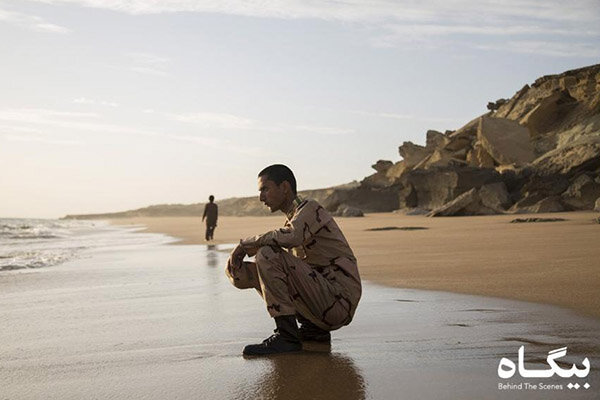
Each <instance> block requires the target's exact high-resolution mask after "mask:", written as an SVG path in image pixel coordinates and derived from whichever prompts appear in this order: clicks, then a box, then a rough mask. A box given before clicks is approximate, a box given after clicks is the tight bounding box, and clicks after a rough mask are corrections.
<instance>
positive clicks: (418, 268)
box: [107, 212, 600, 319]
mask: <svg viewBox="0 0 600 400" xmlns="http://www.w3.org/2000/svg"><path fill="white" fill-rule="evenodd" d="M528 217H539V218H557V217H558V218H564V219H565V220H566V221H558V222H539V223H518V224H512V223H510V221H511V220H513V219H515V218H528ZM595 217H597V213H594V212H564V213H552V214H518V215H492V216H469V217H442V218H427V217H424V216H406V215H402V214H395V213H378V214H367V215H366V216H365V217H363V218H336V221H337V222H338V224H339V225H340V227H341V228H342V230H343V232H344V234H345V235H346V238H347V239H348V242H349V243H350V246H351V247H352V249H353V250H354V253H355V255H356V256H357V258H358V262H359V270H360V273H361V277H362V278H363V279H365V280H368V281H371V282H374V283H377V284H382V285H384V286H389V287H396V288H411V289H422V290H436V291H445V292H452V293H463V294H471V295H478V296H487V297H497V298H505V299H513V300H521V301H529V302H534V303H543V304H551V305H555V306H560V307H566V308H569V309H571V310H574V311H576V312H578V313H580V314H583V315H586V316H591V317H594V318H596V319H600V266H598V260H600V246H598V237H600V227H599V226H598V224H597V223H596V222H595V221H594V218H595ZM284 219H285V218H284V216H283V215H281V214H276V215H275V216H268V217H228V216H224V217H220V218H219V225H218V226H217V229H216V231H215V237H216V238H217V240H215V241H213V242H212V244H225V243H236V242H237V241H238V240H239V239H240V238H244V237H247V236H251V235H255V234H258V233H263V232H266V231H268V230H272V229H276V228H278V227H280V226H281V225H282V224H283V221H284ZM107 221H109V222H110V223H111V224H114V225H143V226H145V227H146V228H145V229H144V230H142V231H143V232H151V233H162V234H166V235H169V236H172V237H175V238H179V239H180V241H178V242H176V243H173V244H176V245H185V244H206V242H205V241H204V224H203V223H202V222H201V218H200V217H137V218H125V219H109V220H107ZM389 227H392V228H393V227H396V228H405V227H412V228H414V227H417V228H425V229H417V230H401V229H391V230H379V231H370V230H368V229H373V228H389Z"/></svg>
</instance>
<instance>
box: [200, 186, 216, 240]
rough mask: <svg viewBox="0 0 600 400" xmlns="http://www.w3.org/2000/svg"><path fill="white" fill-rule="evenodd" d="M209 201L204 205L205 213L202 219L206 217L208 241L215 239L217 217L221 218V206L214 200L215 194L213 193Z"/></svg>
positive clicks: (206, 236)
mask: <svg viewBox="0 0 600 400" xmlns="http://www.w3.org/2000/svg"><path fill="white" fill-rule="evenodd" d="M208 201H209V203H206V205H205V206H204V214H202V221H204V219H205V218H206V235H205V238H206V241H209V240H213V235H214V233H215V228H216V227H217V219H218V218H219V207H218V206H217V205H216V204H215V202H214V201H215V196H213V195H212V194H211V195H210V196H209V197H208Z"/></svg>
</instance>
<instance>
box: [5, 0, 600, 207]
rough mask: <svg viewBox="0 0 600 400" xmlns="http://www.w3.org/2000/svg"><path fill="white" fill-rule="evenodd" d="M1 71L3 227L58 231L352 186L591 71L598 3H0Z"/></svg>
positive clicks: (596, 50)
mask: <svg viewBox="0 0 600 400" xmlns="http://www.w3.org/2000/svg"><path fill="white" fill-rule="evenodd" d="M0 54H1V56H0V57H1V58H0V187H1V194H0V217H5V218H8V217H13V218H16V217H30V218H33V217H35V218H57V217H62V216H64V215H66V214H83V213H102V212H113V211H124V210H129V209H135V208H140V207H144V206H148V205H152V204H166V203H170V204H172V203H181V204H190V203H198V202H205V201H206V200H207V197H208V196H209V195H210V194H214V195H215V197H216V199H217V201H218V200H219V199H223V198H228V197H240V196H252V195H256V194H257V193H258V192H257V180H256V175H257V173H258V172H259V171H260V170H261V169H262V168H263V167H265V166H267V165H270V164H274V163H283V164H286V165H288V166H289V167H291V168H292V170H294V172H295V175H296V178H297V180H298V188H299V189H300V190H302V189H314V188H321V187H328V186H333V185H338V184H342V183H347V182H351V181H353V180H361V179H363V178H364V177H365V176H368V175H370V174H372V173H374V170H372V169H371V165H372V164H374V163H375V162H376V161H377V160H379V159H386V160H391V161H394V162H397V161H399V160H400V159H401V158H400V156H399V154H398V146H399V145H401V144H402V142H404V141H412V142H413V143H417V144H424V141H425V133H426V131H427V130H429V129H435V130H438V131H441V132H444V131H445V130H454V129H457V128H459V127H461V126H462V125H464V124H466V123H467V122H468V121H470V120H471V119H473V118H475V117H477V116H479V115H481V114H483V113H485V112H486V111H487V109H486V104H487V103H488V102H489V101H495V100H497V99H499V98H510V97H511V96H513V95H514V94H515V92H516V91H518V90H519V89H520V88H522V87H523V86H524V85H525V84H531V83H532V82H533V81H534V80H535V79H536V78H538V77H540V76H543V75H548V74H556V73H561V72H563V71H566V70H569V69H574V68H579V67H583V66H587V65H592V64H597V63H600V1H599V0H571V1H563V0H560V1H556V0H539V1H538V0H524V1H517V0H505V1H499V0H495V1H492V0H477V1H474V0H445V1H444V0H436V1H427V0H421V1H412V0H410V1H408V0H395V1H394V0H365V1H360V0H335V1H333V0H304V1H302V0H278V1H276V0H261V1H256V0H231V1H211V0H205V1H191V0H171V1H160V0H131V1H126V0H43V1H42V0H40V1H19V0H16V1H0Z"/></svg>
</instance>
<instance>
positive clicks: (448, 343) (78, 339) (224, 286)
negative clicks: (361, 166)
mask: <svg viewBox="0 0 600 400" xmlns="http://www.w3.org/2000/svg"><path fill="white" fill-rule="evenodd" d="M364 221H368V218H367V219H365V220H364ZM163 222H166V221H163ZM268 222H269V220H268V219H266V220H265V221H264V222H263V223H268ZM348 222H351V223H355V222H354V221H348ZM434 222H435V221H434ZM223 223H225V221H223ZM240 229H242V228H240ZM244 229H245V228H244ZM415 232H417V231H415ZM155 236H158V235H157V234H155ZM120 238H121V239H125V238H126V235H125V236H123V234H121V236H120ZM166 243H168V240H163V241H162V243H140V242H139V241H135V242H133V243H130V244H126V243H121V244H119V245H114V246H112V247H102V248H98V249H95V250H90V251H87V252H85V253H84V254H83V256H82V257H79V258H78V259H76V260H72V261H69V262H66V263H63V264H60V265H56V266H52V267H48V268H39V269H28V270H14V271H4V272H3V273H2V274H0V304H2V305H3V306H2V307H0V320H1V321H2V324H0V338H1V339H2V346H1V347H0V388H1V389H0V390H1V392H0V394H1V396H0V397H1V398H3V399H40V398H44V399H87V398H95V399H189V398H202V399H398V398H407V399H456V398H461V399H480V398H486V399H522V398H528V399H565V398H569V399H571V398H573V399H587V398H593V393H594V392H593V391H594V390H595V388H597V387H598V385H599V384H600V382H599V379H598V377H599V373H598V367H597V365H598V364H597V362H598V359H599V355H600V341H599V339H598V335H597V332H598V331H599V330H600V321H598V319H597V318H587V317H584V316H580V315H578V314H577V313H574V312H572V311H571V310H568V309H565V308H558V307H554V306H548V305H542V304H534V303H528V302H520V301H514V300H503V299H497V298H489V297H481V296H472V295H462V294H453V293H448V292H441V291H434V290H418V289H406V288H404V289H401V288H394V287H384V286H381V285H377V284H373V283H370V282H365V284H364V294H363V299H362V300H361V304H360V306H359V309H358V310H357V314H356V315H355V319H354V321H353V323H352V324H351V325H349V326H347V327H344V328H342V329H340V330H339V331H335V332H334V334H333V340H332V344H331V348H328V347H323V346H318V345H316V346H315V345H312V346H307V347H306V348H305V351H304V352H302V353H300V354H289V355H280V356H274V357H267V358H258V359H257V358H244V357H242V355H241V350H242V348H243V346H244V345H245V344H247V343H251V342H256V341H259V340H261V339H262V338H263V337H264V335H265V334H267V333H268V332H270V330H271V329H272V328H273V326H272V321H271V319H270V318H269V317H268V315H267V313H266V312H265V310H264V304H263V301H262V299H260V297H259V296H257V295H256V293H255V292H254V291H253V290H245V291H240V290H235V289H234V288H233V287H232V286H231V285H230V284H229V282H228V281H227V279H226V277H225V275H224V274H223V270H222V266H223V264H224V262H225V260H226V258H227V252H228V251H229V249H231V245H227V244H215V245H211V246H206V245H185V246H172V245H168V244H166ZM520 346H525V349H526V352H527V353H526V354H527V363H526V365H527V367H528V368H529V369H545V368H547V364H546V362H545V360H546V355H547V353H548V351H550V350H552V349H555V348H559V347H564V346H568V350H569V352H568V356H566V357H564V358H563V359H562V363H561V367H563V366H564V367H565V368H567V366H568V367H570V366H571V365H577V366H579V367H580V366H581V363H582V360H583V359H584V358H585V357H587V358H589V360H590V362H591V365H592V369H591V371H590V374H589V376H587V377H585V378H584V379H579V378H572V379H566V378H560V377H558V376H554V377H551V378H546V379H544V380H540V379H537V380H536V379H524V378H521V377H518V376H515V377H514V378H511V379H508V380H507V379H500V378H499V377H498V375H497V368H498V365H499V361H500V359H501V358H502V357H507V358H509V359H511V360H513V361H514V362H516V360H517V351H518V348H519V347H520ZM524 382H526V383H530V384H535V385H537V389H531V388H529V389H527V388H524V386H523V383H524ZM569 383H571V384H574V383H578V384H579V385H580V387H581V389H579V390H574V389H569V388H568V387H567V385H568V384H569ZM585 384H588V385H590V386H589V388H588V389H584V386H583V385H585ZM503 385H504V386H503Z"/></svg>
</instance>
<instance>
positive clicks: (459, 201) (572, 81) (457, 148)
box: [347, 65, 600, 216]
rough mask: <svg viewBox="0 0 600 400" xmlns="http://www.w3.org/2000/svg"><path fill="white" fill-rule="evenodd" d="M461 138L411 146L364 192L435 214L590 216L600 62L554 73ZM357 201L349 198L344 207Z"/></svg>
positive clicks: (439, 137)
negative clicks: (392, 196) (391, 195)
mask: <svg viewBox="0 0 600 400" xmlns="http://www.w3.org/2000/svg"><path fill="white" fill-rule="evenodd" d="M488 109H489V110H490V111H489V112H488V113H486V114H484V115H481V116H479V117H477V118H475V119H473V120H472V121H470V122H468V123H467V124H465V125H464V126H463V127H461V128H460V129H458V130H456V131H446V132H444V133H441V132H436V131H428V132H427V133H426V145H425V146H419V145H416V144H413V143H411V142H405V143H403V144H402V145H401V146H400V147H399V153H400V156H401V157H402V160H401V161H398V162H396V163H393V162H391V161H385V160H380V161H378V162H377V163H376V164H375V165H373V168H374V169H375V170H376V171H377V172H376V173H375V174H373V175H371V176H369V177H367V178H365V179H364V180H363V181H362V182H361V186H360V188H359V189H362V190H365V187H367V188H372V189H373V188H378V189H379V190H381V191H382V192H384V191H385V189H388V190H390V189H393V190H395V191H396V192H397V193H398V199H397V203H394V202H391V203H389V204H388V205H387V207H382V208H381V209H380V210H379V211H387V209H389V208H401V209H402V208H407V209H410V208H418V209H423V210H430V211H431V213H430V215H432V216H437V215H473V214H496V213H504V212H514V213H520V212H555V211H565V210H591V209H593V208H594V206H595V203H596V200H597V199H598V198H599V197H600V65H593V66H590V67H586V68H580V69H576V70H572V71H567V72H564V73H562V74H559V75H549V76H544V77H542V78H539V79H537V80H536V81H535V82H534V83H533V84H532V85H531V86H530V85H525V86H524V87H523V88H522V89H521V90H519V91H517V93H516V94H515V95H514V96H513V97H512V98H510V99H500V100H497V101H495V102H491V103H489V104H488ZM347 202H348V203H349V204H351V205H352V204H353V202H352V200H351V199H348V201H347Z"/></svg>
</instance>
